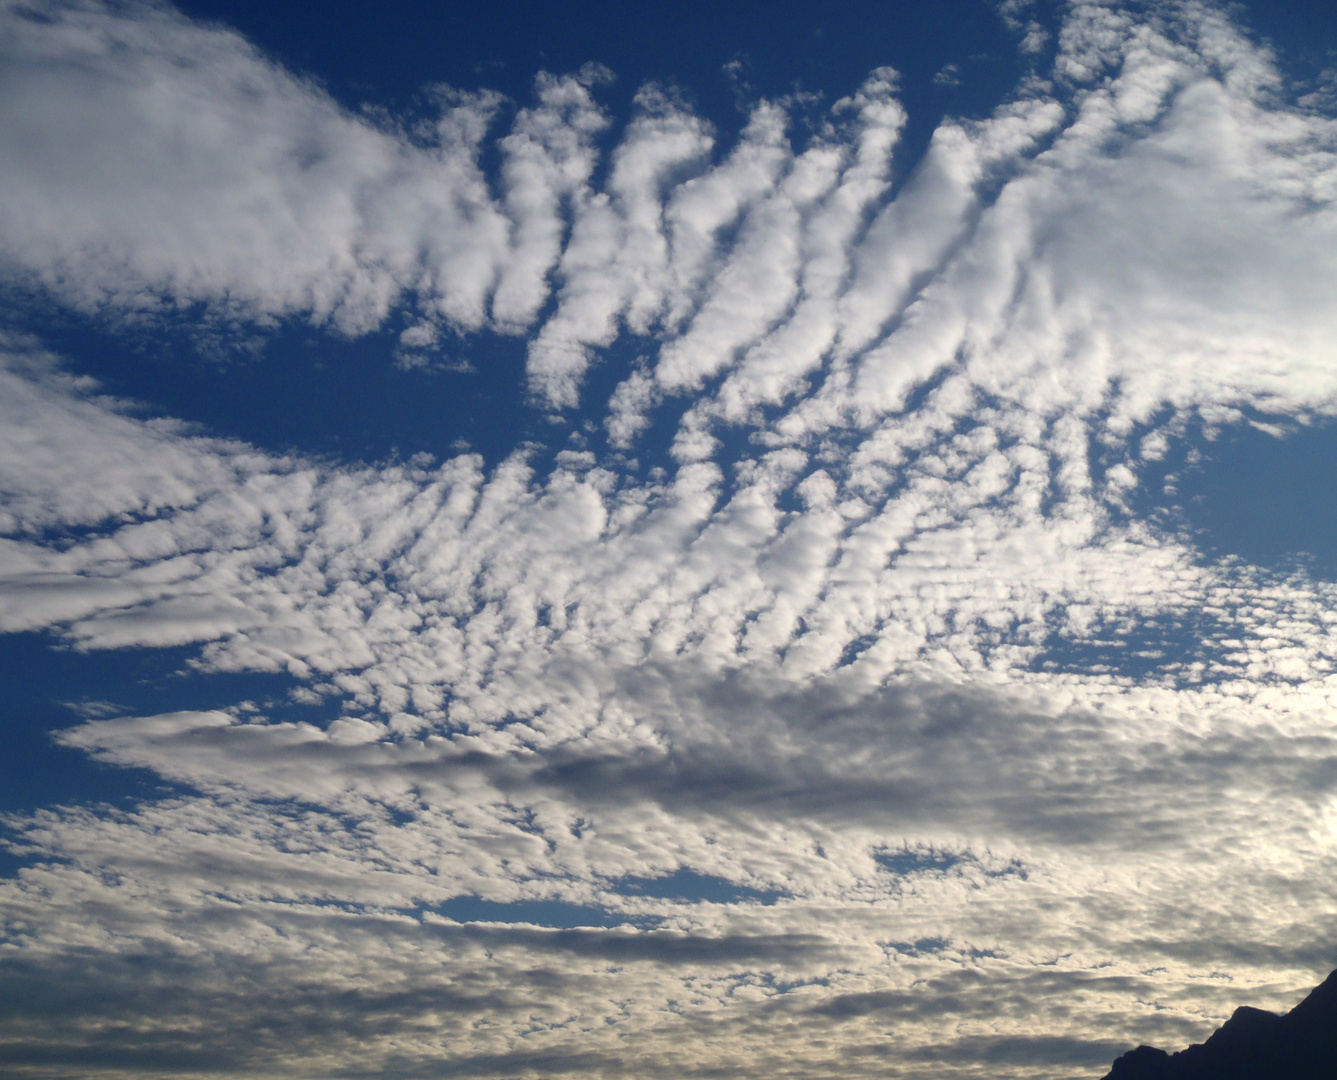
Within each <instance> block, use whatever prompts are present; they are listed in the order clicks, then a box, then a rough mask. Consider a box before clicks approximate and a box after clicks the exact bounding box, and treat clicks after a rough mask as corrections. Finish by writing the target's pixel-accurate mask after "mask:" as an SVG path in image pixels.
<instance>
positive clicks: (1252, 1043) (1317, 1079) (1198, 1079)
mask: <svg viewBox="0 0 1337 1080" xmlns="http://www.w3.org/2000/svg"><path fill="white" fill-rule="evenodd" d="M1105 1080H1337V971H1334V972H1333V973H1332V974H1331V975H1329V976H1328V977H1327V979H1325V980H1324V981H1323V983H1322V984H1321V985H1319V986H1317V987H1315V989H1314V990H1313V992H1312V993H1311V994H1310V995H1309V996H1308V997H1307V998H1305V999H1304V1001H1302V1002H1300V1004H1299V1005H1297V1006H1295V1008H1293V1009H1292V1010H1291V1011H1290V1012H1288V1013H1287V1014H1286V1015H1285V1016H1278V1015H1277V1014H1276V1013H1270V1012H1266V1011H1264V1010H1263V1009H1251V1008H1250V1007H1249V1006H1247V1005H1244V1006H1241V1007H1240V1008H1238V1009H1236V1010H1235V1013H1234V1015H1233V1016H1231V1018H1230V1019H1229V1020H1227V1021H1226V1022H1225V1023H1224V1024H1222V1025H1221V1027H1220V1028H1218V1029H1217V1030H1216V1031H1215V1032H1214V1033H1213V1034H1212V1036H1211V1038H1209V1039H1208V1040H1207V1041H1206V1042H1205V1043H1199V1044H1197V1045H1195V1046H1190V1047H1189V1048H1188V1049H1187V1050H1180V1051H1179V1053H1177V1054H1167V1053H1166V1052H1165V1051H1164V1050H1157V1049H1156V1048H1155V1047H1152V1046H1139V1047H1138V1048H1137V1049H1136V1050H1130V1051H1129V1052H1128V1053H1126V1054H1124V1055H1123V1056H1122V1057H1120V1058H1119V1059H1118V1060H1117V1061H1116V1062H1115V1063H1114V1068H1112V1069H1111V1070H1110V1071H1109V1073H1108V1074H1106V1076H1105Z"/></svg>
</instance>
